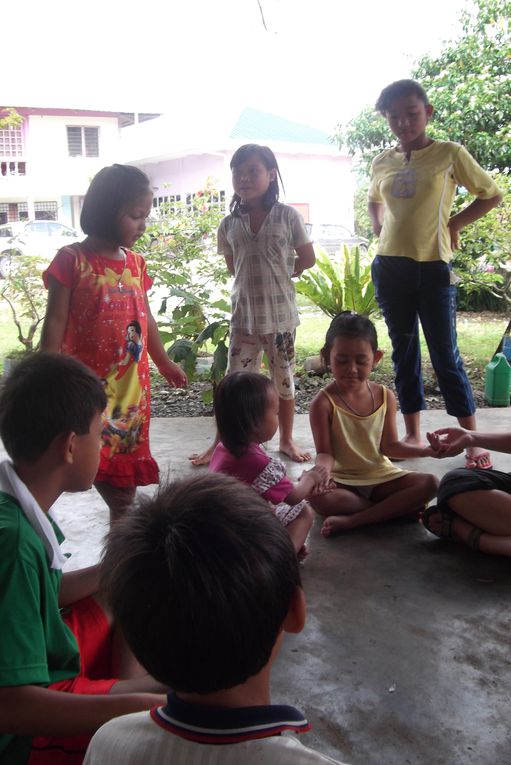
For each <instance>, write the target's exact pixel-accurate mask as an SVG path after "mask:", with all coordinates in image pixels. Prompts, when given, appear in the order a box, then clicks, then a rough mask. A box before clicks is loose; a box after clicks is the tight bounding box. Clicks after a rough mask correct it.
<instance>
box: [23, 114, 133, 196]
mask: <svg viewBox="0 0 511 765" xmlns="http://www.w3.org/2000/svg"><path fill="white" fill-rule="evenodd" d="M67 126H80V127H97V128H98V129H99V157H70V156H69V153H68V145H67V131H66V127H67ZM118 145H119V129H118V126H117V118H112V117H94V116H92V117H80V116H77V117H74V116H58V117H57V116H39V115H30V116H29V117H28V130H27V147H26V154H27V179H28V181H29V183H30V187H31V189H30V190H31V192H32V194H33V195H34V196H35V197H36V198H39V197H42V196H43V195H48V194H51V195H52V197H55V196H56V195H58V196H75V195H76V196H80V195H83V194H85V192H86V191H87V188H88V185H89V183H90V180H91V178H92V177H93V176H94V175H95V174H96V173H97V172H98V170H100V169H101V168H102V167H104V165H109V164H111V163H112V162H114V161H115V159H116V156H117V153H118Z"/></svg>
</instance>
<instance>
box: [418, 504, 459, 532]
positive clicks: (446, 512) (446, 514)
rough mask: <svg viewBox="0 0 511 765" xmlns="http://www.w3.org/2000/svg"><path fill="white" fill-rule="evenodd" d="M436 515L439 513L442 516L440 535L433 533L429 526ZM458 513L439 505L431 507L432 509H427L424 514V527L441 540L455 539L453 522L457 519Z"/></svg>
mask: <svg viewBox="0 0 511 765" xmlns="http://www.w3.org/2000/svg"><path fill="white" fill-rule="evenodd" d="M434 513H438V514H439V515H440V518H441V519H442V525H441V527H440V533H437V532H436V531H432V529H431V528H430V526H429V519H430V518H431V516H432V515H433V514H434ZM455 515H456V513H454V512H453V511H452V510H451V509H450V508H448V507H445V506H444V507H441V506H439V505H430V507H428V508H426V510H424V512H423V513H422V518H421V520H422V525H423V526H424V528H425V529H427V530H428V531H429V533H430V534H434V535H435V536H436V537H438V538H439V539H454V537H453V535H452V522H453V519H454V517H455Z"/></svg>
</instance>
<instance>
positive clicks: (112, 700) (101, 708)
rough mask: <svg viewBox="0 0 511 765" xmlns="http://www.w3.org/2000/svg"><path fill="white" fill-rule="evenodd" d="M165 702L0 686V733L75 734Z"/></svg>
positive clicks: (147, 697)
mask: <svg viewBox="0 0 511 765" xmlns="http://www.w3.org/2000/svg"><path fill="white" fill-rule="evenodd" d="M164 703H165V697H164V696H160V695H157V694H153V693H124V694H116V693H113V694H108V695H105V696H88V695H82V694H73V693H63V692H62V691H52V690H51V689H50V688H43V687H40V686H36V685H20V686H15V687H6V688H0V732H2V733H14V734H16V735H19V736H37V735H44V736H77V735H80V734H84V733H91V732H93V731H95V730H97V729H98V728H99V727H100V726H101V725H103V724H104V723H106V722H108V720H111V719H112V718H113V717H119V716H120V715H127V714H130V713H131V712H142V711H143V710H145V709H151V707H154V706H157V705H159V704H164Z"/></svg>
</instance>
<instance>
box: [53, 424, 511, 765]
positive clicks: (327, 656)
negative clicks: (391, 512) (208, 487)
mask: <svg viewBox="0 0 511 765" xmlns="http://www.w3.org/2000/svg"><path fill="white" fill-rule="evenodd" d="M510 413H511V412H510V410H509V409H486V410H481V411H480V412H479V413H478V422H479V428H480V430H481V431H499V430H500V431H505V430H509V429H510V428H511V416H510ZM423 422H424V430H434V429H435V428H438V427H441V426H444V425H446V424H451V421H450V418H447V417H446V415H445V414H444V413H443V412H440V411H431V412H426V413H424V419H423ZM151 427H152V429H151V443H152V449H153V454H154V456H155V457H156V458H157V460H158V461H159V463H160V467H161V470H162V475H163V476H169V477H170V478H175V477H178V476H181V475H183V474H184V473H186V472H188V471H190V470H199V469H204V468H192V467H191V466H189V464H188V461H187V460H186V455H187V454H189V453H190V452H192V451H199V450H201V449H203V448H204V447H205V446H206V445H207V444H208V443H209V440H210V438H211V437H212V435H213V431H214V427H213V422H212V420H211V418H176V419H155V420H153V421H152V425H151ZM295 434H296V437H297V440H299V442H300V444H301V445H302V446H306V447H308V448H310V449H311V450H312V448H313V445H312V438H311V434H310V430H309V426H308V418H307V417H306V416H305V415H298V416H297V418H296V428H295ZM275 447H276V444H275V442H272V443H271V444H270V445H269V451H270V452H272V451H275ZM493 457H494V465H495V467H496V468H498V469H502V470H509V469H511V468H510V467H509V465H510V462H511V458H510V457H509V455H502V454H494V455H493ZM288 464H289V474H290V475H291V476H297V475H298V474H299V472H300V470H301V468H300V466H298V465H295V464H293V463H291V462H289V461H288ZM402 464H403V466H405V467H412V468H414V469H418V470H424V471H426V472H434V473H436V474H437V475H439V476H440V475H443V473H444V472H446V471H447V470H449V469H451V468H453V467H456V466H458V465H460V464H463V459H462V457H456V458H453V459H448V460H433V459H424V460H417V461H414V462H409V463H408V462H404V463H402ZM153 488H154V487H149V488H148V489H145V491H152V490H153ZM57 505H58V506H57V507H56V512H57V516H58V518H59V521H60V525H61V527H62V528H63V531H64V533H65V534H66V537H67V541H66V543H65V545H66V548H67V550H68V551H70V552H72V553H73V556H72V560H71V563H70V567H74V568H77V567H80V566H83V565H87V564H89V563H91V562H94V561H96V560H97V558H98V555H99V551H100V547H101V540H102V537H103V534H104V532H105V530H106V511H105V507H104V505H103V503H102V501H101V500H100V498H99V496H98V495H97V494H96V492H95V490H91V491H89V492H84V493H83V494H80V495H66V496H64V497H62V498H61V499H60V500H59V502H58V503H57ZM319 528H320V520H319V519H318V520H317V521H316V522H315V524H314V526H313V529H312V532H311V536H310V545H309V546H310V555H309V557H308V558H307V561H306V563H305V565H304V567H303V585H304V589H305V593H306V596H307V601H308V621H307V625H306V628H305V630H304V631H303V632H302V633H301V634H300V635H297V636H288V637H287V638H286V641H285V642H284V647H283V650H282V652H281V656H280V657H279V660H278V661H277V664H276V667H275V672H274V683H273V700H274V701H275V702H277V703H278V702H280V703H290V704H293V705H296V706H297V707H299V708H301V709H302V710H303V711H304V712H305V713H306V715H307V717H308V718H309V720H310V721H311V723H312V724H313V730H312V732H311V733H309V734H307V735H306V736H304V737H303V738H302V741H303V742H304V743H308V744H309V745H310V746H313V747H315V748H317V749H319V750H320V751H322V752H324V753H326V754H329V755H330V756H332V757H334V758H336V759H339V760H342V761H344V762H347V763H352V764H353V765H394V764H396V765H401V764H402V765H417V764H419V763H420V765H430V764H433V763H435V765H462V763H463V765H472V764H473V765H475V764H476V763H477V765H510V764H511V740H510V739H511V736H510V723H509V720H510V716H511V646H510V632H511V616H510V611H509V600H510V595H511V562H510V560H509V559H505V558H492V557H489V556H484V555H482V554H479V553H474V552H472V551H471V550H469V549H467V548H464V547H463V546H461V545H456V544H453V543H450V542H446V541H442V540H438V539H436V538H435V537H433V536H431V535H430V534H428V532H426V530H425V529H424V528H423V527H422V526H421V525H419V524H417V523H411V522H395V523H388V524H385V525H380V526H373V527H369V528H365V529H362V530H357V531H353V532H350V533H348V534H346V535H344V536H337V537H335V538H332V539H328V540H326V539H323V538H322V537H321V536H320V534H319Z"/></svg>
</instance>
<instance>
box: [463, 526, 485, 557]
mask: <svg viewBox="0 0 511 765" xmlns="http://www.w3.org/2000/svg"><path fill="white" fill-rule="evenodd" d="M483 533H484V532H483V531H482V530H481V529H478V528H477V526H474V527H473V528H472V529H471V531H470V533H469V535H468V538H467V545H468V546H469V547H470V548H471V549H472V550H476V551H477V550H479V540H480V539H481V534H483Z"/></svg>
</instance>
